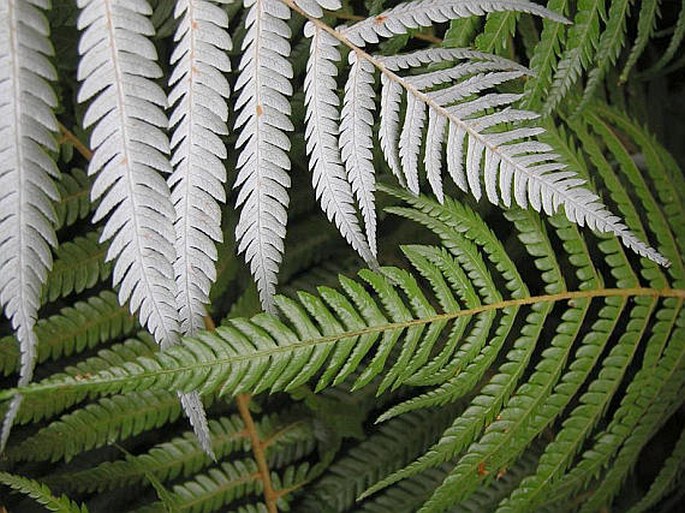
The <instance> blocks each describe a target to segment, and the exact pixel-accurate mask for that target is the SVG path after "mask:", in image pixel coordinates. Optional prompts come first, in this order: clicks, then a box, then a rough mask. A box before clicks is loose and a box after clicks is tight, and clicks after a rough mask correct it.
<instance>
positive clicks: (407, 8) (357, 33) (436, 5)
mask: <svg viewBox="0 0 685 513" xmlns="http://www.w3.org/2000/svg"><path fill="white" fill-rule="evenodd" d="M501 11H519V12H527V13H531V14H536V15H538V16H542V17H545V18H549V19H552V20H556V21H558V22H560V23H565V22H566V19H565V18H563V17H561V16H559V15H557V14H555V13H553V12H551V11H548V10H547V9H545V8H544V7H540V6H538V5H536V4H534V3H532V2H528V1H526V0H469V1H467V2H460V3H457V4H455V3H454V2H450V1H447V0H416V1H413V2H406V3H403V4H400V5H398V6H397V7H394V8H392V9H389V10H387V11H385V12H384V13H382V14H380V15H378V16H375V17H370V18H368V19H366V20H364V21H360V22H358V23H355V24H354V25H351V26H350V27H347V28H345V29H343V31H342V33H343V34H344V35H345V37H347V38H348V39H349V40H350V42H351V43H352V44H354V45H356V46H360V47H362V46H365V44H366V43H377V42H378V40H379V39H378V38H379V36H381V37H390V36H392V35H397V34H405V33H406V32H407V30H409V29H413V28H418V27H426V26H430V25H431V24H433V23H441V22H444V21H447V20H450V19H456V18H464V17H467V16H478V15H483V14H486V13H489V12H501Z"/></svg>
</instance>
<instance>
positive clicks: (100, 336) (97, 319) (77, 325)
mask: <svg viewBox="0 0 685 513" xmlns="http://www.w3.org/2000/svg"><path fill="white" fill-rule="evenodd" d="M135 327H136V322H135V319H134V318H133V317H131V314H130V313H129V312H128V309H127V308H126V307H121V306H119V304H118V302H117V298H116V295H115V294H113V293H112V292H109V291H103V292H102V293H100V294H99V295H97V296H93V297H91V298H89V299H87V300H86V301H79V302H78V303H75V304H74V305H73V306H70V307H67V308H64V309H62V311H61V312H60V313H59V314H57V315H53V316H51V317H49V318H47V319H41V320H40V321H38V323H37V324H36V328H35V332H36V338H37V339H38V346H37V356H36V360H37V362H39V363H42V362H44V361H46V360H48V359H53V360H57V359H59V358H61V357H63V356H70V355H72V354H75V353H80V352H82V351H84V350H86V349H92V348H93V347H95V346H96V345H97V344H99V343H104V342H107V341H109V340H112V339H113V338H117V337H119V336H121V335H128V334H130V333H132V332H133V330H134V329H135ZM18 364H19V352H18V349H17V345H16V340H15V338H14V337H5V338H3V339H2V340H1V341H0V368H2V370H3V373H4V374H5V375H8V374H10V373H11V372H14V371H15V370H16V369H17V367H18Z"/></svg>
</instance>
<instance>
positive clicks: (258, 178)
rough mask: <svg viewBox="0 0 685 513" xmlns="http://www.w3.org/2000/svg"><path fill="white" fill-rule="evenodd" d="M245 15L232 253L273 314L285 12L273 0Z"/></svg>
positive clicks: (282, 214) (281, 227)
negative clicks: (234, 249)
mask: <svg viewBox="0 0 685 513" xmlns="http://www.w3.org/2000/svg"><path fill="white" fill-rule="evenodd" d="M244 4H245V8H247V9H249V11H248V17H247V20H246V26H247V34H246V35H245V39H244V40H243V45H242V49H243V57H242V59H241V61H240V76H239V78H238V82H237V83H236V86H235V87H236V90H238V91H240V93H239V95H238V99H237V103H236V107H237V108H239V109H241V112H240V114H239V115H238V117H237V119H236V123H235V125H236V128H239V129H240V130H241V132H240V136H239V138H238V142H237V144H236V146H237V147H242V150H241V152H240V156H239V158H238V169H239V171H238V177H237V178H236V182H235V187H236V188H240V192H239V194H238V200H237V204H238V205H240V206H241V207H242V209H241V212H240V218H239V220H238V225H237V227H236V241H237V243H238V251H239V252H240V253H245V259H246V261H247V262H248V263H249V264H250V269H251V271H252V275H253V276H254V277H255V280H256V282H257V288H258V289H259V296H260V299H261V301H262V306H263V307H264V309H265V310H266V311H271V312H273V311H274V305H273V296H274V294H275V291H276V280H277V277H276V275H277V272H278V267H279V265H280V263H281V260H282V256H283V239H284V238H285V232H286V221H287V214H286V207H287V206H288V202H289V199H288V192H287V189H288V188H289V187H290V177H289V175H288V171H289V170H290V159H289V157H288V151H289V150H290V139H289V138H288V137H287V135H286V132H287V131H290V130H292V129H293V127H292V124H291V122H290V119H289V117H290V102H289V101H288V97H289V96H290V95H292V86H291V84H290V79H291V78H292V75H293V71H292V67H291V64H290V62H289V61H288V59H287V58H286V57H287V56H288V55H289V54H290V43H289V42H288V39H287V38H288V37H289V36H290V28H289V27H288V26H287V24H286V23H285V20H287V19H288V18H290V9H289V8H288V7H287V6H286V5H284V4H282V3H280V2H279V1H277V0H245V2H244Z"/></svg>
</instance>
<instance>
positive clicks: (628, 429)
mask: <svg viewBox="0 0 685 513" xmlns="http://www.w3.org/2000/svg"><path fill="white" fill-rule="evenodd" d="M669 317H670V318H669ZM682 321H683V315H682V303H680V302H679V304H678V305H677V310H676V311H675V313H673V311H671V312H670V313H666V314H665V315H664V316H663V318H662V319H660V320H659V323H658V329H657V330H656V331H655V332H654V334H653V335H652V337H651V338H650V340H649V342H648V345H647V353H646V354H650V353H651V354H656V356H657V357H658V356H659V355H660V352H661V349H662V348H663V345H664V344H665V343H666V342H667V341H668V340H669V338H670V337H671V336H672V335H675V334H677V333H679V331H680V330H681V329H682ZM673 341H674V342H675V343H668V344H667V345H666V347H665V348H664V349H663V351H664V353H663V354H664V355H663V358H661V359H660V360H659V361H658V362H656V364H655V362H654V360H653V359H646V360H645V361H644V363H643V366H642V368H641V369H640V370H639V371H638V374H637V375H636V377H635V379H634V380H633V382H632V383H631V384H630V385H629V387H628V391H627V393H626V395H625V396H624V397H623V399H622V401H621V406H619V409H618V411H617V412H616V415H615V416H614V418H613V419H612V421H611V422H610V424H609V426H607V428H606V429H605V430H604V431H603V432H602V433H600V434H599V435H598V436H597V437H596V440H595V442H594V444H593V445H592V447H591V448H589V449H588V450H587V451H585V452H584V453H583V457H582V459H581V461H580V462H579V463H578V464H577V465H576V466H575V467H574V468H573V469H571V470H570V471H569V472H567V473H566V475H564V476H563V477H561V478H560V479H558V480H557V481H556V482H555V483H553V484H552V486H551V487H550V488H549V491H548V492H547V493H546V498H547V499H549V498H554V499H557V498H560V497H566V496H567V495H569V494H571V493H574V492H575V491H577V490H579V489H581V488H582V487H584V486H585V485H586V484H587V483H588V482H589V481H590V480H591V479H592V478H594V477H595V476H597V475H598V474H599V473H600V471H601V469H602V467H603V466H604V465H605V464H606V462H607V461H609V459H611V458H612V456H613V455H614V454H615V453H616V451H618V450H619V447H620V446H621V444H624V445H625V440H626V437H630V439H631V443H630V444H629V445H628V447H629V451H628V457H629V458H630V457H631V456H633V457H634V456H635V451H636V450H637V451H639V447H642V446H643V445H644V443H645V442H646V441H647V439H648V438H649V437H650V436H651V435H652V434H653V432H654V431H655V429H654V424H655V423H656V424H658V423H659V422H660V421H663V419H664V418H667V417H668V415H664V413H665V412H668V411H669V410H671V411H673V409H674V407H675V408H677V407H678V405H679V404H680V403H681V402H682V401H681V395H680V394H682V381H681V378H680V376H682V370H681V369H682V368H683V364H684V363H685V359H684V358H683V356H685V354H684V351H683V345H682V344H680V343H678V342H676V339H673ZM652 348H656V349H657V350H656V351H654V350H652ZM655 376H659V377H660V378H663V381H661V380H657V379H654V377H655ZM676 376H678V378H677V381H678V382H680V384H681V387H680V388H679V387H678V386H675V387H673V385H674V383H673V378H674V377H676ZM675 385H677V383H675ZM637 405H640V406H639V407H636V406H637ZM629 468H630V466H628V467H621V471H620V473H619V478H620V477H621V476H622V475H624V472H627V471H628V470H629ZM618 483H620V479H619V480H618ZM604 497H605V498H606V496H604Z"/></svg>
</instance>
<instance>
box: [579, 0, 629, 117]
mask: <svg viewBox="0 0 685 513" xmlns="http://www.w3.org/2000/svg"><path fill="white" fill-rule="evenodd" d="M631 4H632V0H616V1H613V2H611V4H610V5H611V6H610V7H609V12H608V18H607V24H606V27H605V28H604V31H603V32H602V35H601V36H600V38H599V43H597V53H596V54H595V57H594V62H595V67H594V68H593V69H592V71H590V75H589V76H588V80H587V84H586V86H585V91H584V92H583V98H582V100H581V102H580V105H579V106H578V110H582V109H584V108H585V107H586V106H587V104H588V103H589V102H590V99H591V98H592V96H593V95H594V94H595V92H596V91H597V88H598V87H599V86H600V85H601V83H602V79H603V78H604V76H605V74H606V72H607V71H608V70H609V68H610V67H611V66H612V65H613V64H614V63H615V62H616V59H618V54H619V53H620V51H621V48H622V47H623V43H624V41H625V37H626V26H627V23H628V16H629V15H630V6H631Z"/></svg>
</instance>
